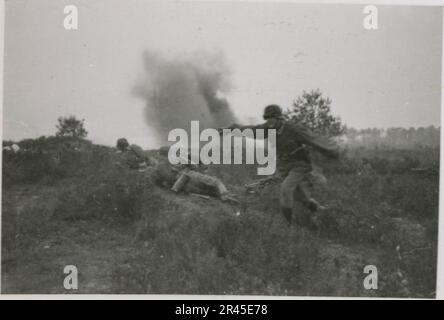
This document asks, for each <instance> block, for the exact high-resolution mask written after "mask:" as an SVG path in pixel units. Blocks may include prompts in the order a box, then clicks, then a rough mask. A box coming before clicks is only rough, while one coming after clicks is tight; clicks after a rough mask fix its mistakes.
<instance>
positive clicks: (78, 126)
mask: <svg viewBox="0 0 444 320" xmlns="http://www.w3.org/2000/svg"><path fill="white" fill-rule="evenodd" d="M57 121H58V122H59V123H58V124H57V125H56V127H57V133H56V136H57V137H76V138H86V136H87V135H88V131H86V130H85V126H84V122H85V120H84V119H82V120H79V119H77V118H76V117H75V116H69V117H60V118H58V119H57Z"/></svg>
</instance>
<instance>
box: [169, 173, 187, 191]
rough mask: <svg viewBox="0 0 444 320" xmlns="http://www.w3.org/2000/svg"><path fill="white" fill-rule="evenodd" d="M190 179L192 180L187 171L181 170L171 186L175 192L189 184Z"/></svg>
mask: <svg viewBox="0 0 444 320" xmlns="http://www.w3.org/2000/svg"><path fill="white" fill-rule="evenodd" d="M188 181H190V177H189V176H188V174H187V172H185V171H182V172H180V173H179V175H178V177H177V179H176V182H174V185H173V186H172V187H171V190H172V191H174V192H180V191H182V190H183V189H184V188H185V186H186V185H187V183H188Z"/></svg>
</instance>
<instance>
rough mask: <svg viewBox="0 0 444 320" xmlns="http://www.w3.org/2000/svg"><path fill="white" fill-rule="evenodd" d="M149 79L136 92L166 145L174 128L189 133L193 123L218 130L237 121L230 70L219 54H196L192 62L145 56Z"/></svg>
mask: <svg viewBox="0 0 444 320" xmlns="http://www.w3.org/2000/svg"><path fill="white" fill-rule="evenodd" d="M143 59H144V64H145V71H146V79H145V81H143V82H142V83H140V84H139V85H138V86H137V87H136V88H135V93H136V94H137V95H138V96H140V97H142V98H143V99H144V100H145V101H146V106H145V110H144V114H145V119H146V122H147V124H148V125H149V126H150V127H152V128H154V129H155V132H156V134H157V139H158V141H159V142H160V143H162V144H164V143H166V141H167V137H168V133H169V132H170V130H172V129H175V128H183V129H185V130H187V131H189V127H190V123H191V121H192V120H199V122H200V127H201V128H202V129H203V128H209V127H212V128H217V127H220V126H226V125H229V124H230V123H232V122H234V121H235V117H234V114H233V112H232V110H231V108H230V105H229V103H228V101H227V100H226V99H225V98H223V97H222V95H223V94H224V93H226V92H228V91H229V89H230V84H229V78H228V75H229V69H228V67H227V64H226V61H225V59H224V57H223V56H222V55H220V54H217V55H208V54H197V55H195V56H194V57H193V60H189V59H174V60H170V59H166V58H163V57H160V56H159V55H157V54H154V53H152V52H145V53H144V55H143Z"/></svg>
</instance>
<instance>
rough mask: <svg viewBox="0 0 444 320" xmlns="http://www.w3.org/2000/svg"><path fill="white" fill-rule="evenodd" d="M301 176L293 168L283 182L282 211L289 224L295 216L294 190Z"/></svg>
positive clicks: (281, 192) (281, 191)
mask: <svg viewBox="0 0 444 320" xmlns="http://www.w3.org/2000/svg"><path fill="white" fill-rule="evenodd" d="M300 179H301V177H300V175H298V174H297V172H294V171H293V170H291V171H290V172H289V173H288V175H287V176H286V177H285V179H284V181H282V184H281V190H280V205H281V211H282V213H283V215H284V217H285V219H286V220H287V222H288V224H291V222H292V216H293V206H294V192H295V188H296V187H297V186H298V183H299V181H300Z"/></svg>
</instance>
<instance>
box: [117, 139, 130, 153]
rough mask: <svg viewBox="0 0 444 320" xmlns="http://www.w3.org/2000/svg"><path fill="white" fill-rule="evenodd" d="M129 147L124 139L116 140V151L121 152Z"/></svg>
mask: <svg viewBox="0 0 444 320" xmlns="http://www.w3.org/2000/svg"><path fill="white" fill-rule="evenodd" d="M128 146H129V143H128V140H126V139H125V138H120V139H119V140H117V149H119V150H121V151H123V150H125V149H126V148H127V147H128Z"/></svg>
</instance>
